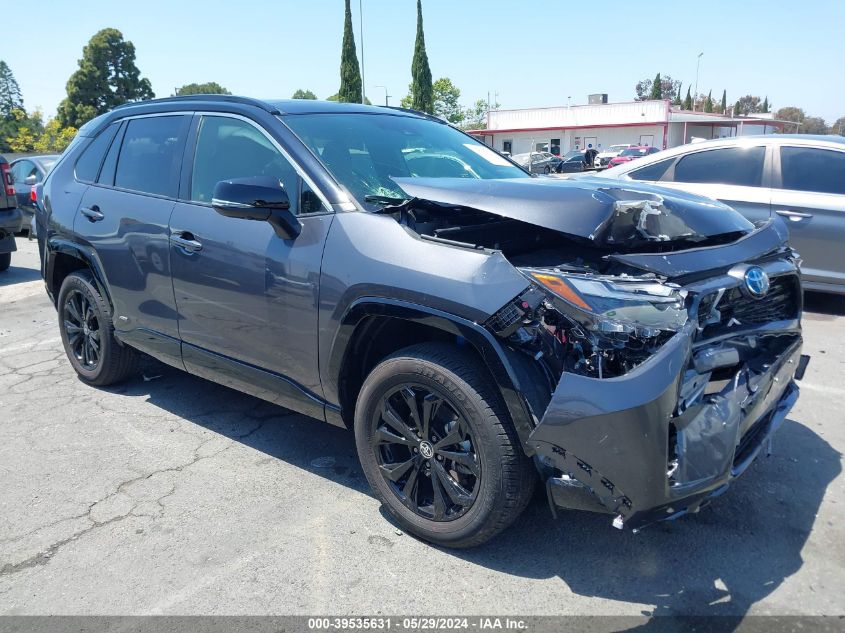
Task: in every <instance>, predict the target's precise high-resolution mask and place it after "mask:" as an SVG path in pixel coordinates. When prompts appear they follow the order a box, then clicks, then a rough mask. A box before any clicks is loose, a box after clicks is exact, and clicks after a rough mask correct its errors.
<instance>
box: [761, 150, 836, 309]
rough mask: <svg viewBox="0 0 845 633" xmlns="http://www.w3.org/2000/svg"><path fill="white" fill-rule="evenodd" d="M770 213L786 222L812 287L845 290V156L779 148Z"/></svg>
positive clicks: (806, 278) (828, 151)
mask: <svg viewBox="0 0 845 633" xmlns="http://www.w3.org/2000/svg"><path fill="white" fill-rule="evenodd" d="M777 158H778V159H779V160H778V161H777V163H776V164H777V165H778V167H779V169H776V174H777V176H776V179H775V185H776V186H775V187H774V188H773V189H772V194H771V195H772V208H773V209H774V211H775V213H777V214H779V215H780V216H782V217H783V218H784V220H786V224H787V226H788V227H789V241H790V243H791V244H792V246H794V247H795V249H796V250H798V251H799V252H800V253H801V257H802V258H803V260H804V264H803V265H802V267H801V271H802V273H803V275H804V278H805V280H806V281H807V282H810V284H813V283H825V284H836V285H837V286H839V287H840V288H839V291H840V292H841V291H842V290H843V289H845V288H843V286H845V253H843V250H842V249H843V245H845V151H840V150H836V149H832V148H830V149H825V148H818V147H806V146H799V145H796V146H789V145H786V146H783V147H780V148H778V154H777Z"/></svg>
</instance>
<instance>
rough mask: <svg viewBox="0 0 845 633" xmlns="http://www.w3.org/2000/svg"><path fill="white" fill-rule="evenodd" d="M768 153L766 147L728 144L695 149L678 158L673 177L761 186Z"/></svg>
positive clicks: (678, 179) (686, 180)
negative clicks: (720, 147) (731, 145)
mask: <svg viewBox="0 0 845 633" xmlns="http://www.w3.org/2000/svg"><path fill="white" fill-rule="evenodd" d="M765 156H766V148H765V147H727V148H725V149H712V150H709V151H706V152H696V153H695V154H689V155H687V156H684V157H683V158H681V159H680V160H679V161H678V163H677V164H676V165H675V178H674V181H675V182H703V183H720V184H725V185H741V186H745V187H759V186H760V184H761V182H762V179H763V160H764V158H765Z"/></svg>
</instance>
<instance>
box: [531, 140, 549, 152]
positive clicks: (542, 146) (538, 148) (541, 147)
mask: <svg viewBox="0 0 845 633" xmlns="http://www.w3.org/2000/svg"><path fill="white" fill-rule="evenodd" d="M534 151H535V152H548V151H549V143H548V141H545V142H542V143H536V144H535V145H534Z"/></svg>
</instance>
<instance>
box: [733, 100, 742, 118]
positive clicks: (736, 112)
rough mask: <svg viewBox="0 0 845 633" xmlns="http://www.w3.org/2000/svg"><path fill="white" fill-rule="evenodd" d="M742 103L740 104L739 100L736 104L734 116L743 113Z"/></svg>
mask: <svg viewBox="0 0 845 633" xmlns="http://www.w3.org/2000/svg"><path fill="white" fill-rule="evenodd" d="M741 110H742V105H740V103H739V101H737V102H736V103H735V104H734V116H739V115H740V114H742V112H741Z"/></svg>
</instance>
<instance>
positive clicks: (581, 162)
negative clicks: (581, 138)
mask: <svg viewBox="0 0 845 633" xmlns="http://www.w3.org/2000/svg"><path fill="white" fill-rule="evenodd" d="M596 154H598V152H597V151H596V150H594V149H588V150H577V149H576V150H572V151H571V152H569V153H568V154H566V155H565V156H564V157H563V158H562V159H561V161H560V163H559V164H558V166H557V168H556V169H555V171H556V172H557V173H559V174H573V173H579V172H582V171H589V170H592V169H593V161H594V159H595V156H596Z"/></svg>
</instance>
